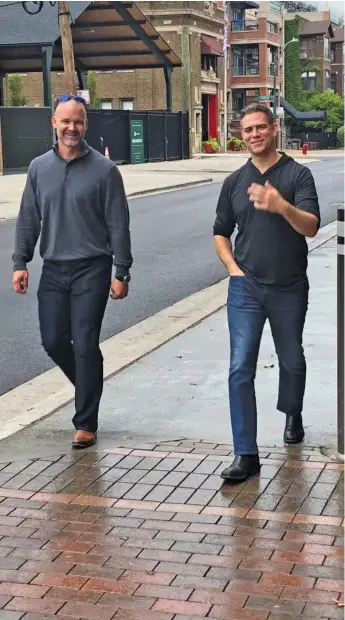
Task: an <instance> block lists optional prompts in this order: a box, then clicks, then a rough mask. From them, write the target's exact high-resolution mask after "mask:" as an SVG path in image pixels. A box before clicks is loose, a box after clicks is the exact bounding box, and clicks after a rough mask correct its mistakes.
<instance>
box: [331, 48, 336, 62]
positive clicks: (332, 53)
mask: <svg viewBox="0 0 345 620" xmlns="http://www.w3.org/2000/svg"><path fill="white" fill-rule="evenodd" d="M331 62H335V49H334V47H331Z"/></svg>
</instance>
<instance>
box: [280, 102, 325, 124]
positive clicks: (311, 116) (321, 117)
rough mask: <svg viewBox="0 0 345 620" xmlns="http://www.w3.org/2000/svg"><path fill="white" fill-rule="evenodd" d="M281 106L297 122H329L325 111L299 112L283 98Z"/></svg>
mask: <svg viewBox="0 0 345 620" xmlns="http://www.w3.org/2000/svg"><path fill="white" fill-rule="evenodd" d="M280 103H281V106H282V107H283V108H284V110H285V112H287V113H288V114H290V116H292V117H293V118H295V119H296V120H297V121H324V122H326V121H327V113H326V112H324V111H323V110H311V111H310V112H299V111H298V110H296V108H294V107H293V106H292V105H291V103H289V102H288V101H286V99H283V97H281V99H280Z"/></svg>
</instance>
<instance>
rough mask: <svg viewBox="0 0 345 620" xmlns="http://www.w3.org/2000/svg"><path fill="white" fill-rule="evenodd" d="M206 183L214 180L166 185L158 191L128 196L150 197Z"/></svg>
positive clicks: (151, 190)
mask: <svg viewBox="0 0 345 620" xmlns="http://www.w3.org/2000/svg"><path fill="white" fill-rule="evenodd" d="M205 183H213V179H211V178H210V179H199V180H198V181H186V182H185V183H178V184H175V185H164V187H157V188H156V189H144V190H142V191H141V192H132V193H131V194H127V198H140V196H148V195H150V194H161V193H162V192H171V191H172V190H175V189H176V190H177V189H185V188H188V187H195V186H196V185H204V184H205Z"/></svg>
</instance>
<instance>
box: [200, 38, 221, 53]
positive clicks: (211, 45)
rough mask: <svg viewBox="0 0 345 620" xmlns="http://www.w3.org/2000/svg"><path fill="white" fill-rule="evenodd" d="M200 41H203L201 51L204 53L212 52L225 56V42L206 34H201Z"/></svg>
mask: <svg viewBox="0 0 345 620" xmlns="http://www.w3.org/2000/svg"><path fill="white" fill-rule="evenodd" d="M200 41H201V53H202V54H212V55H213V56H224V52H223V43H222V42H221V41H218V40H217V39H215V38H214V37H208V36H207V35H205V34H202V35H201V37H200Z"/></svg>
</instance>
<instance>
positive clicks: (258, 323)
mask: <svg viewBox="0 0 345 620" xmlns="http://www.w3.org/2000/svg"><path fill="white" fill-rule="evenodd" d="M241 127H242V136H243V140H244V142H245V144H246V146H247V148H248V150H249V151H250V153H251V155H252V157H251V159H249V160H248V162H247V163H246V164H245V166H243V167H242V168H240V169H239V170H237V171H236V172H234V173H233V174H232V175H231V176H229V177H228V178H227V179H226V180H225V182H224V184H223V188H222V191H221V194H220V197H219V202H218V206H217V216H216V221H215V224H214V230H213V232H214V241H215V247H216V250H217V253H218V256H219V258H220V260H221V261H222V262H223V263H224V265H225V267H226V269H227V270H228V273H229V275H230V283H229V295H228V322H229V331H230V347H231V359H230V374H229V397H230V411H231V425H232V432H233V440H234V449H235V459H234V461H233V463H232V465H231V466H230V467H228V468H226V469H225V470H224V471H223V472H222V474H221V476H222V478H224V479H225V480H230V481H241V480H246V479H247V478H248V477H249V476H251V475H254V474H255V473H257V472H258V471H260V461H259V455H258V447H257V443H256V434H257V409H256V399H255V388H254V379H255V374H256V366H257V359H258V353H259V347H260V342H261V337H262V331H263V327H264V324H265V322H266V320H267V319H268V320H269V323H270V327H271V331H272V336H273V340H274V344H275V349H276V352H277V355H278V359H279V370H280V377H279V395H278V404H277V409H278V410H279V411H281V412H283V413H284V414H285V415H286V425H285V432H284V441H285V443H289V444H290V443H299V442H300V441H302V440H303V438H304V429H303V421H302V408H303V398H304V390H305V381H306V363H305V358H304V352H303V346H302V336H303V328H304V322H305V317H306V312H307V307H308V292H309V284H308V278H307V263H308V260H307V255H308V246H307V243H306V239H305V237H314V236H315V235H316V233H317V231H318V228H319V226H320V209H319V204H318V197H317V193H316V189H315V184H314V180H313V176H312V174H311V172H310V170H309V169H308V168H306V167H304V166H301V165H300V164H297V163H296V162H295V161H294V160H293V159H292V158H291V157H288V156H287V155H285V154H283V153H279V152H277V150H276V137H277V134H278V127H277V124H276V123H275V122H274V118H273V115H272V113H271V111H270V109H269V108H268V107H266V106H264V105H262V104H253V105H251V106H248V107H247V108H245V109H244V110H243V112H242V114H241ZM236 225H237V228H238V234H237V237H236V242H235V250H234V253H233V250H232V244H231V241H230V237H231V235H232V233H233V232H234V229H235V227H236Z"/></svg>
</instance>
